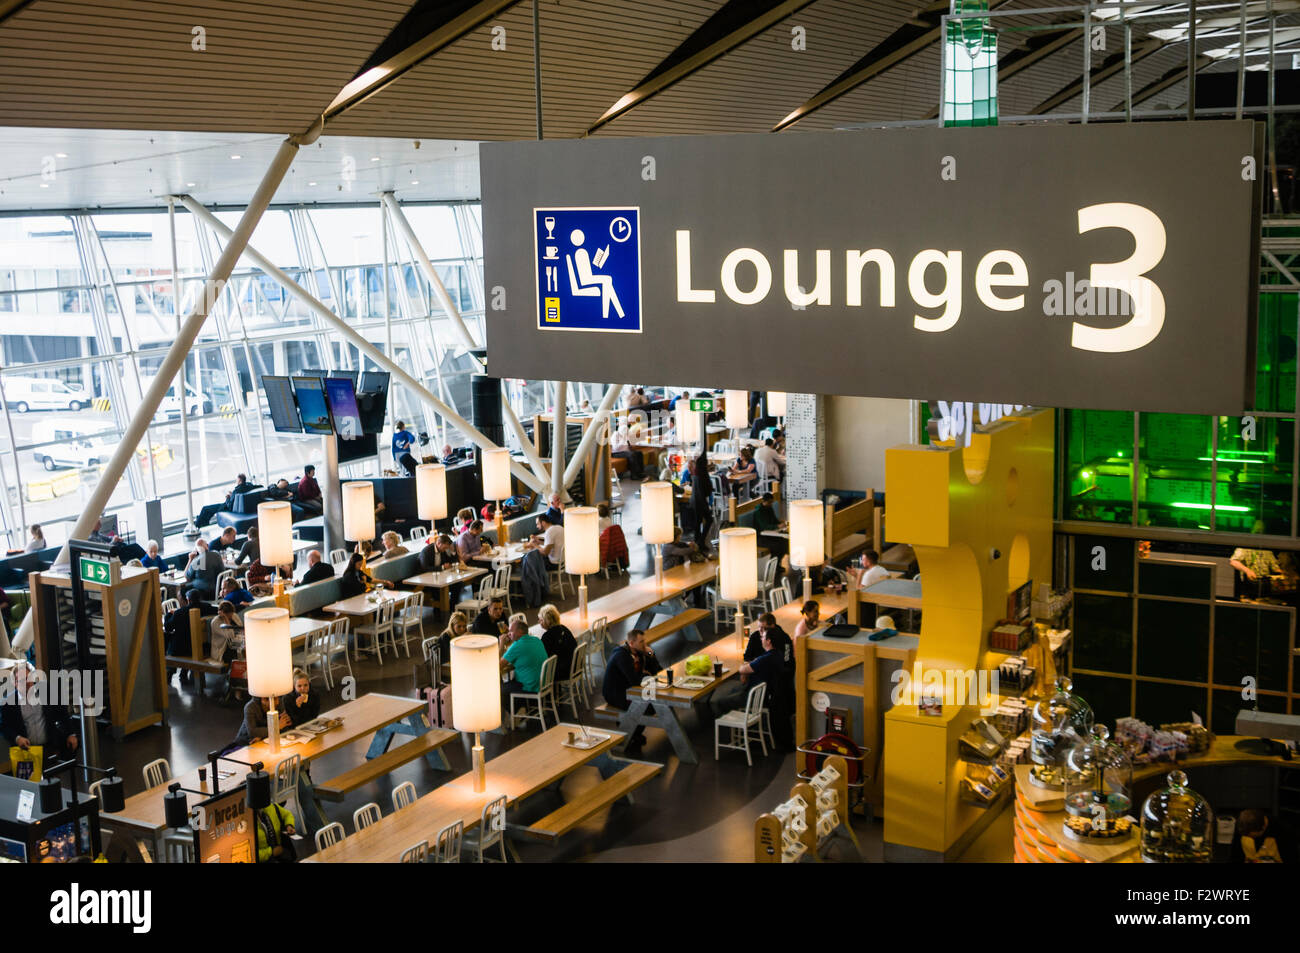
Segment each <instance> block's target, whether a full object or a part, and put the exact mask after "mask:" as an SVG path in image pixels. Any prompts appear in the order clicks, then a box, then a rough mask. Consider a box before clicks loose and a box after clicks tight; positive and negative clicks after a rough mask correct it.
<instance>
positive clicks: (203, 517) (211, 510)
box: [194, 473, 257, 529]
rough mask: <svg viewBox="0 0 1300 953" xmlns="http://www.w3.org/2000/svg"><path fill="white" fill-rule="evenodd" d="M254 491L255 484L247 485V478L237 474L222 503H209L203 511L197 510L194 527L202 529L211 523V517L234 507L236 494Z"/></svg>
mask: <svg viewBox="0 0 1300 953" xmlns="http://www.w3.org/2000/svg"><path fill="white" fill-rule="evenodd" d="M256 489H257V484H255V483H249V482H248V477H247V476H245V475H244V474H242V473H241V474H239V477H238V478H237V479H236V480H235V485H234V487H233V488H232V489H231V491H230V492H229V493H227V494H226V498H225V499H224V500H223V501H222V502H220V503H209V504H208V505H207V506H205V507H203V509H201V510H199V516H198V519H196V520H195V521H194V525H195V526H197V527H199V528H200V529H202V528H203V527H204V526H207V525H208V524H209V523H211V522H212V517H214V516H216V515H217V514H218V513H220V512H221V511H222V510H228V509H230V508H231V507H232V506H233V505H234V502H235V494H236V493H248V492H250V491H252V490H256Z"/></svg>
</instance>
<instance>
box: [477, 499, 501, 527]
mask: <svg viewBox="0 0 1300 953" xmlns="http://www.w3.org/2000/svg"><path fill="white" fill-rule="evenodd" d="M478 515H479V516H480V517H481V518H482V519H483V522H484V523H495V522H496V519H497V505H496V504H495V503H493V502H492V501H491V500H489V501H488V502H486V503H484V504H483V509H481V510H479V512H478Z"/></svg>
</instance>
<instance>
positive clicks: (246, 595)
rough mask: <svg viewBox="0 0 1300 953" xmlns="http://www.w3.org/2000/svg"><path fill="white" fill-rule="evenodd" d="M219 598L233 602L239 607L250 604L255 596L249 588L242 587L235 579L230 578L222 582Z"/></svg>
mask: <svg viewBox="0 0 1300 953" xmlns="http://www.w3.org/2000/svg"><path fill="white" fill-rule="evenodd" d="M217 598H218V599H220V600H222V601H223V602H229V603H231V604H232V605H233V606H234V607H235V608H236V609H238V608H239V607H240V606H246V605H248V604H249V603H250V602H252V601H253V598H254V597H253V594H252V593H251V592H249V591H248V590H247V589H244V588H241V587H240V585H239V583H238V582H237V581H235V579H233V578H230V579H227V580H226V581H225V582H223V583H222V584H221V592H219V593H218V594H217Z"/></svg>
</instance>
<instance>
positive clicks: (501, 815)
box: [464, 794, 506, 864]
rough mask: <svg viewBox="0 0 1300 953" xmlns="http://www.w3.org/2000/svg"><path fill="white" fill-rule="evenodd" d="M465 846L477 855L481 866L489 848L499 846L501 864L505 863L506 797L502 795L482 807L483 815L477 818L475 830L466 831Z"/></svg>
mask: <svg viewBox="0 0 1300 953" xmlns="http://www.w3.org/2000/svg"><path fill="white" fill-rule="evenodd" d="M464 843H465V846H466V847H468V848H469V849H470V850H473V851H475V852H476V853H477V854H478V862H479V863H480V864H481V863H483V862H484V861H485V860H487V857H486V853H487V851H488V849H489V848H491V847H494V846H498V845H499V846H500V848H501V862H502V863H505V862H506V796H505V795H504V794H503V795H501V796H500V797H498V798H494V799H493V800H491V801H489V802H488V803H487V804H485V805H483V814H482V816H481V817H480V818H479V825H478V828H477V829H476V830H472V831H466V832H465V834H464Z"/></svg>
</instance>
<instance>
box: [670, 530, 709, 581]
mask: <svg viewBox="0 0 1300 953" xmlns="http://www.w3.org/2000/svg"><path fill="white" fill-rule="evenodd" d="M695 555H699V556H700V557H701V558H703V555H704V554H703V553H701V552H700V547H699V546H697V545H696V544H695V543H693V542H685V541H683V540H682V529H681V527H680V526H674V527H673V541H672V542H671V543H665V544H664V569H665V570H667V569H675V568H676V567H678V566H680V565H682V564H684V563H688V562H690V561H691V557H692V556H695Z"/></svg>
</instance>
